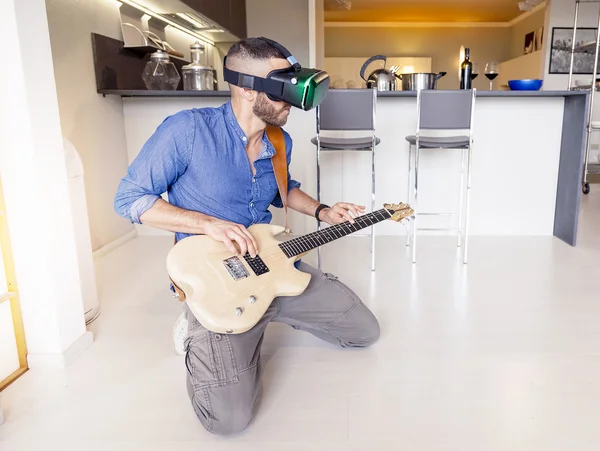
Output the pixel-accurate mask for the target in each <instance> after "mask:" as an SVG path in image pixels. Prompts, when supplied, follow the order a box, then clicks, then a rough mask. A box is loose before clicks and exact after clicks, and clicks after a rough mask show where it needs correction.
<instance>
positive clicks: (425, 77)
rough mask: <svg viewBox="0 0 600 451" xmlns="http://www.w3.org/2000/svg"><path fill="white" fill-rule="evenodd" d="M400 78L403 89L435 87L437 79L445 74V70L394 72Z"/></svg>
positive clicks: (416, 89)
mask: <svg viewBox="0 0 600 451" xmlns="http://www.w3.org/2000/svg"><path fill="white" fill-rule="evenodd" d="M395 75H396V77H398V78H399V79H401V80H402V90H403V91H418V90H420V89H435V87H436V84H437V81H438V80H439V79H440V78H442V77H443V76H444V75H446V72H440V73H438V74H434V73H425V72H421V73H414V74H395Z"/></svg>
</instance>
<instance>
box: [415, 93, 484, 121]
mask: <svg viewBox="0 0 600 451" xmlns="http://www.w3.org/2000/svg"><path fill="white" fill-rule="evenodd" d="M474 97H475V90H474V89H456V90H452V91H449V90H448V91H442V90H435V89H423V90H419V92H418V93H417V108H418V113H417V117H418V121H419V123H418V124H417V131H418V130H419V129H420V130H433V129H435V130H458V129H470V128H471V122H472V120H473V117H472V116H473V107H474V102H475V99H474Z"/></svg>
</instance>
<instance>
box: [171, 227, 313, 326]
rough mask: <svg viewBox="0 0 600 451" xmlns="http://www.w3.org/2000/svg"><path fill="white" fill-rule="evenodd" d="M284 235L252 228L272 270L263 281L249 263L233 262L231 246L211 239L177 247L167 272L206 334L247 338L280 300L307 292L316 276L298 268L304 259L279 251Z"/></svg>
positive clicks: (189, 239) (198, 238)
mask: <svg viewBox="0 0 600 451" xmlns="http://www.w3.org/2000/svg"><path fill="white" fill-rule="evenodd" d="M284 230H285V229H284V228H283V227H280V226H275V225H269V224H255V225H252V226H250V227H248V231H249V232H250V233H251V234H252V236H253V237H254V239H255V241H256V244H257V245H258V253H259V256H260V258H261V259H262V261H263V263H264V265H265V266H266V267H267V268H268V269H269V271H268V272H265V273H263V274H261V275H260V276H257V275H256V274H255V273H254V271H253V270H252V269H251V268H249V265H248V262H247V261H246V260H245V259H243V258H242V257H239V258H238V257H235V256H232V255H231V251H230V250H229V249H227V246H225V244H223V243H221V242H218V241H214V240H213V239H212V238H209V237H207V236H191V237H187V238H185V239H184V240H182V241H180V242H179V243H177V244H176V245H175V246H174V247H173V249H172V250H171V252H170V253H169V255H168V258H167V271H168V272H169V275H170V277H171V279H172V280H173V282H174V283H176V284H177V285H178V286H179V288H180V289H181V290H182V291H183V292H184V293H185V297H186V301H187V303H188V306H189V307H190V310H191V311H192V313H193V314H194V316H195V317H196V318H198V320H199V321H200V322H201V324H202V325H203V326H204V327H205V328H207V329H208V330H212V331H213V332H218V333H243V332H246V331H247V330H248V329H250V328H252V326H254V325H255V324H256V323H257V322H258V321H259V320H260V318H262V316H263V315H264V314H265V312H266V311H267V309H268V308H269V306H270V305H271V302H273V299H275V298H276V297H277V296H297V295H299V294H301V293H302V292H303V291H304V290H305V289H306V287H307V286H308V283H309V282H310V274H307V273H304V272H301V271H298V270H297V269H296V268H295V267H294V263H295V262H296V261H297V260H298V259H299V258H300V257H301V256H298V257H297V258H293V259H289V258H287V257H286V255H285V254H284V253H283V251H282V250H281V249H279V247H278V244H279V243H280V241H279V240H277V239H276V237H277V236H279V235H282V234H283V233H284ZM232 258H233V259H234V260H231V259H232ZM239 264H242V265H244V268H243V269H242V268H239V267H237V269H238V270H239V271H240V274H238V275H237V276H236V275H235V270H236V268H235V267H232V265H239ZM232 272H233V273H234V274H232ZM237 277H239V278H237ZM200 318H202V320H200Z"/></svg>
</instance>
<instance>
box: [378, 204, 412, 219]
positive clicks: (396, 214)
mask: <svg viewBox="0 0 600 451" xmlns="http://www.w3.org/2000/svg"><path fill="white" fill-rule="evenodd" d="M383 208H385V209H386V210H387V211H388V212H389V213H390V214H391V215H392V217H391V218H388V219H391V220H392V221H396V222H400V221H402V220H403V219H406V218H408V217H413V214H414V213H415V211H414V210H413V209H412V208H410V205H408V204H404V203H402V202H401V203H399V204H383Z"/></svg>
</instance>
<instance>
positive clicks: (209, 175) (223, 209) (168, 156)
mask: <svg viewBox="0 0 600 451" xmlns="http://www.w3.org/2000/svg"><path fill="white" fill-rule="evenodd" d="M284 137H285V143H286V155H287V163H288V191H290V190H292V189H293V188H296V187H299V186H300V183H298V182H297V181H295V180H293V179H292V178H291V176H290V175H289V164H290V161H291V154H292V139H291V137H290V135H289V134H288V133H287V132H285V131H284ZM247 142H248V137H247V136H246V135H245V134H244V132H243V131H242V129H241V127H240V126H239V124H238V122H237V119H236V117H235V115H234V113H233V109H232V107H231V102H227V103H225V104H223V105H222V106H220V107H218V108H196V109H189V110H183V111H180V112H178V113H176V114H174V115H172V116H169V117H167V118H166V119H165V120H164V121H163V122H162V123H161V124H160V125H159V126H158V128H157V129H156V131H155V132H154V133H153V134H152V136H151V137H150V138H149V139H148V141H147V142H146V143H145V144H144V146H143V147H142V149H141V151H140V153H139V154H138V156H137V157H136V158H135V159H134V161H133V162H132V163H131V165H130V166H129V169H128V171H127V174H126V176H125V177H123V179H121V182H120V184H119V187H118V189H117V193H116V196H115V199H114V208H115V210H116V212H117V213H118V214H119V215H121V216H123V217H125V218H127V219H129V220H130V221H131V222H132V223H138V224H141V221H140V216H141V215H142V213H144V212H145V211H146V210H148V209H149V208H150V207H151V206H152V205H153V204H154V203H155V202H156V201H157V200H158V199H159V197H160V195H161V194H162V193H165V192H166V193H167V194H168V201H169V202H170V203H171V204H173V205H175V206H177V207H181V208H185V209H187V210H193V211H198V212H201V213H204V214H206V215H209V216H214V217H216V218H219V219H223V220H228V221H232V222H235V223H237V224H243V225H244V226H245V227H249V226H250V225H252V224H259V223H270V221H271V218H272V214H271V212H270V211H269V210H268V208H269V206H271V205H273V206H275V207H279V208H281V207H283V205H282V203H281V197H280V196H279V191H278V189H277V182H276V180H275V174H274V172H273V166H272V164H271V157H272V156H273V155H275V148H274V147H273V145H272V144H271V142H270V141H269V140H268V139H267V136H266V133H265V134H264V135H263V144H264V145H263V148H262V151H261V152H260V154H259V155H258V157H257V159H256V161H255V162H254V167H255V169H256V175H255V176H252V171H251V168H250V163H249V160H248V156H247V154H246V144H247ZM186 236H189V234H185V233H176V239H177V240H178V241H179V240H180V239H182V238H184V237H186Z"/></svg>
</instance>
